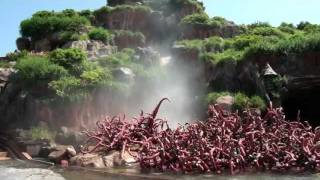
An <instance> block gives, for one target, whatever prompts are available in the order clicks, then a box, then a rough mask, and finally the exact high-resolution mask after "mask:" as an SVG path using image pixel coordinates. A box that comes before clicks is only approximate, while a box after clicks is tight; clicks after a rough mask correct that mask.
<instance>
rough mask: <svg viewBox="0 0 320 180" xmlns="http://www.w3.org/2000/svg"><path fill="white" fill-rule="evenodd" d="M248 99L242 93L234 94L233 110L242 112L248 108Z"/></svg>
mask: <svg viewBox="0 0 320 180" xmlns="http://www.w3.org/2000/svg"><path fill="white" fill-rule="evenodd" d="M249 101H250V98H249V97H248V96H246V95H245V94H243V93H240V92H238V93H236V94H235V95H234V104H233V108H234V109H238V110H244V109H245V108H248V107H249V105H250V102H249Z"/></svg>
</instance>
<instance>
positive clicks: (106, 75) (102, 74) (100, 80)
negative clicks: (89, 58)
mask: <svg viewBox="0 0 320 180" xmlns="http://www.w3.org/2000/svg"><path fill="white" fill-rule="evenodd" d="M80 77H81V79H82V81H83V83H84V84H85V85H86V86H90V87H96V86H103V85H108V83H109V81H111V80H112V74H111V71H110V70H108V69H103V68H101V67H97V68H95V69H92V70H87V71H84V72H83V73H82V74H81V76H80Z"/></svg>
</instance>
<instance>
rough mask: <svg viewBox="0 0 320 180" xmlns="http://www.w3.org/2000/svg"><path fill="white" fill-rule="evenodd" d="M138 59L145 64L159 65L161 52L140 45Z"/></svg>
mask: <svg viewBox="0 0 320 180" xmlns="http://www.w3.org/2000/svg"><path fill="white" fill-rule="evenodd" d="M136 59H137V60H138V61H140V63H141V64H144V65H145V66H151V65H158V64H159V63H160V54H159V52H157V51H155V50H154V49H152V48H151V47H146V48H141V47H138V49H137V56H136Z"/></svg>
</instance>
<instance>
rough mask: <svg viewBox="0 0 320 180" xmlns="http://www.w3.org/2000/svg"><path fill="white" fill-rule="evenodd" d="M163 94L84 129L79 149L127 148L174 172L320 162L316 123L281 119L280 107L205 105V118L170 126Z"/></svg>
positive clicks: (307, 166) (313, 167)
mask: <svg viewBox="0 0 320 180" xmlns="http://www.w3.org/2000/svg"><path fill="white" fill-rule="evenodd" d="M165 100H168V99H166V98H164V99H162V100H161V101H160V102H159V104H158V105H157V106H156V108H155V109H154V110H153V112H152V113H151V114H149V115H144V114H143V112H142V113H141V114H140V116H139V117H138V118H134V119H133V120H127V119H125V117H123V118H121V117H120V116H116V117H113V118H110V117H107V118H106V119H105V120H104V121H99V122H97V129H95V130H93V131H86V132H85V134H86V135H87V136H88V137H89V139H88V144H87V146H86V147H87V148H88V147H89V144H90V143H91V144H92V143H94V146H93V148H89V149H90V150H87V151H83V153H90V152H108V151H111V150H117V151H121V154H123V153H124V152H126V151H127V152H128V153H129V154H131V155H132V156H134V157H135V158H136V160H137V161H138V162H139V163H140V166H141V167H142V168H154V169H158V170H161V171H175V172H183V173H188V172H214V173H221V172H223V171H225V170H229V171H230V172H231V174H234V173H237V172H241V171H245V170H248V169H256V170H272V171H289V170H296V171H306V170H308V171H313V172H319V167H320V127H317V128H315V129H314V130H313V128H312V127H311V126H310V125H309V124H308V123H307V122H300V121H292V122H289V121H286V120H285V117H284V114H283V112H282V109H281V108H278V109H274V108H272V107H271V108H269V109H268V112H267V114H266V115H265V116H264V117H260V116H258V115H255V114H251V113H250V112H246V111H245V112H244V113H243V114H244V115H243V116H242V117H240V116H239V115H238V114H237V113H224V112H223V111H222V110H221V109H219V108H218V107H217V106H213V105H210V106H209V109H208V115H209V118H208V119H207V121H206V122H196V123H193V124H186V125H185V126H179V127H178V128H176V129H170V128H169V127H168V124H167V122H166V121H164V120H163V119H157V118H156V116H157V113H158V111H159V108H160V106H161V103H162V102H163V101H165Z"/></svg>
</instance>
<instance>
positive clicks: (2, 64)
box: [0, 61, 11, 68]
mask: <svg viewBox="0 0 320 180" xmlns="http://www.w3.org/2000/svg"><path fill="white" fill-rule="evenodd" d="M10 67H11V65H10V63H9V62H7V61H0V68H10Z"/></svg>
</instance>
